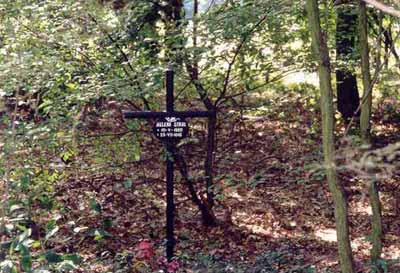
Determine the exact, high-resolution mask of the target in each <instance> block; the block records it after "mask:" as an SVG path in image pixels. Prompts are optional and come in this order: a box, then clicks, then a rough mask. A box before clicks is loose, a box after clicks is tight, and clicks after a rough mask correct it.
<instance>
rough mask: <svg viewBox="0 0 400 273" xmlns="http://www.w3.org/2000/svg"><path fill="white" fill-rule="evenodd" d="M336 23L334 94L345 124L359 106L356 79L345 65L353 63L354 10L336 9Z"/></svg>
mask: <svg viewBox="0 0 400 273" xmlns="http://www.w3.org/2000/svg"><path fill="white" fill-rule="evenodd" d="M336 10H337V21H336V60H337V63H338V68H337V69H336V92H337V104H338V110H339V112H340V113H341V114H342V117H343V119H344V120H345V121H346V122H347V121H349V119H351V118H352V117H353V116H354V115H355V114H356V115H358V113H356V111H357V109H358V106H359V105H360V97H359V94H358V88H357V77H356V75H355V71H354V69H352V68H350V67H349V65H347V66H346V65H344V64H347V63H348V61H352V60H353V61H354V59H355V58H354V57H353V56H352V54H353V51H354V48H355V38H356V30H357V15H356V11H355V9H354V8H353V7H352V6H351V5H348V4H343V5H340V6H338V7H337V9H336Z"/></svg>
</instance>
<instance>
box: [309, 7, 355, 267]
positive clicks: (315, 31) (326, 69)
mask: <svg viewBox="0 0 400 273" xmlns="http://www.w3.org/2000/svg"><path fill="white" fill-rule="evenodd" d="M307 15H308V20H309V27H310V31H311V37H312V45H313V49H314V52H315V55H316V57H317V60H318V74H319V84H320V89H321V112H322V134H323V136H322V137H323V150H324V161H325V169H326V175H327V180H328V184H329V189H330V191H331V193H332V197H333V202H334V205H335V220H336V232H337V240H338V251H339V260H340V266H341V270H342V273H354V268H353V254H352V251H351V245H350V237H349V225H348V219H347V200H346V197H345V193H344V189H343V187H342V185H341V184H340V182H339V181H338V178H337V172H336V169H335V167H336V166H335V159H334V151H335V148H334V135H333V126H334V120H333V115H334V113H333V91H332V83H331V69H330V58H329V52H328V47H327V44H326V41H325V39H324V37H323V34H322V31H321V24H320V19H319V9H318V1H317V0H307Z"/></svg>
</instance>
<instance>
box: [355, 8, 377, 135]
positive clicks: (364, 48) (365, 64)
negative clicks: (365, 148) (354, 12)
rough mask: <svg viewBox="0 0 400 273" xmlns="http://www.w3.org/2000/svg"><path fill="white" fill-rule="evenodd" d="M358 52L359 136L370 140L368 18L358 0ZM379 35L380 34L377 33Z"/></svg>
mask: <svg viewBox="0 0 400 273" xmlns="http://www.w3.org/2000/svg"><path fill="white" fill-rule="evenodd" d="M359 9H360V18H359V33H360V39H359V40H360V52H361V72H362V77H363V87H364V93H363V97H362V104H361V117H360V129H361V137H362V139H363V140H364V142H370V120H371V107H372V82H371V74H370V64H369V47H368V21H367V20H368V19H367V11H366V6H365V3H364V2H362V1H360V5H359ZM379 35H380V34H379Z"/></svg>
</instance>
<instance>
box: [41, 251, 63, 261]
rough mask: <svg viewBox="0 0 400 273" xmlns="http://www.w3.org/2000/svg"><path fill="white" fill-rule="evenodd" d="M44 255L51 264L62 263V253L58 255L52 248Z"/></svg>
mask: <svg viewBox="0 0 400 273" xmlns="http://www.w3.org/2000/svg"><path fill="white" fill-rule="evenodd" d="M44 257H45V258H46V260H47V262H48V263H50V264H55V263H61V262H62V261H63V258H62V256H61V255H58V254H57V253H55V252H53V251H51V250H50V251H48V252H46V254H44Z"/></svg>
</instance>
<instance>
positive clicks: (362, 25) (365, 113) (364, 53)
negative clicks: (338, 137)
mask: <svg viewBox="0 0 400 273" xmlns="http://www.w3.org/2000/svg"><path fill="white" fill-rule="evenodd" d="M359 11H360V20H359V33H360V51H361V72H362V75H363V87H364V95H363V100H362V102H363V103H362V106H361V119H360V127H361V134H362V138H363V140H364V142H366V143H368V142H369V141H370V133H369V128H370V118H371V107H372V82H371V74H370V65H369V48H368V22H367V12H366V6H365V3H364V2H362V1H361V0H360V2H359ZM379 55H380V54H378V56H377V57H379V59H380V56H379ZM377 62H378V63H380V60H379V61H378V60H377ZM368 187H369V189H368V193H369V200H370V203H371V208H372V217H371V225H372V232H371V243H372V248H371V260H372V262H373V263H375V264H376V262H377V261H378V259H379V258H380V256H381V253H382V235H383V232H382V211H381V203H380V200H379V191H378V189H377V187H376V181H375V180H372V181H371V182H370V184H369V186H368Z"/></svg>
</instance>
